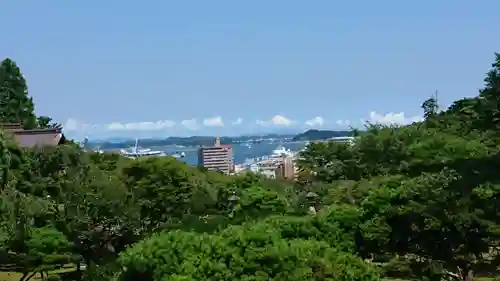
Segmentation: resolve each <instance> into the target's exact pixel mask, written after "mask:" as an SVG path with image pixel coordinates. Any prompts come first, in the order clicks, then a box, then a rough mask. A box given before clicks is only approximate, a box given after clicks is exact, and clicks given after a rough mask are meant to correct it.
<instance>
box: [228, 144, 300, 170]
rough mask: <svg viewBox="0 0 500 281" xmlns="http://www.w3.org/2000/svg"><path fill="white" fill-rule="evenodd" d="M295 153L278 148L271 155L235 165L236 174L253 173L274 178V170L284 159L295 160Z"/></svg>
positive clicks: (281, 147) (282, 147)
mask: <svg viewBox="0 0 500 281" xmlns="http://www.w3.org/2000/svg"><path fill="white" fill-rule="evenodd" d="M296 154H297V153H296V152H293V151H291V150H290V149H287V148H285V147H284V146H278V147H277V148H276V149H274V150H273V151H272V152H271V155H266V156H262V157H256V158H250V159H246V160H245V162H243V164H240V165H236V166H235V171H236V172H243V171H251V172H254V173H259V174H263V175H265V176H268V177H274V173H275V169H276V167H278V165H279V164H280V163H282V162H283V159H284V158H295V156H296Z"/></svg>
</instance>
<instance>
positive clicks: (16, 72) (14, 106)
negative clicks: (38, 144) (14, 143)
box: [0, 58, 37, 129]
mask: <svg viewBox="0 0 500 281" xmlns="http://www.w3.org/2000/svg"><path fill="white" fill-rule="evenodd" d="M34 110H35V106H34V104H33V99H32V98H31V97H30V96H28V86H27V85H26V80H25V79H24V77H23V75H22V73H21V70H20V69H19V67H18V66H17V64H16V63H15V62H14V61H12V60H11V59H8V58H7V59H4V60H3V61H2V62H1V63H0V121H1V122H4V123H22V124H23V125H24V127H25V128H27V129H31V128H35V127H36V125H37V124H36V116H35V113H34Z"/></svg>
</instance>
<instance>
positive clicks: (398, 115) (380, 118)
mask: <svg viewBox="0 0 500 281" xmlns="http://www.w3.org/2000/svg"><path fill="white" fill-rule="evenodd" d="M362 120H363V119H362ZM422 120H423V117H422V116H418V115H417V116H413V117H406V116H405V113H404V112H389V113H387V114H385V115H382V114H378V113H377V112H375V111H372V112H370V119H369V120H364V121H365V122H366V121H368V122H369V123H375V124H384V125H407V124H411V123H413V122H419V121H422Z"/></svg>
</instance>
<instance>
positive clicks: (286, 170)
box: [275, 156, 297, 180]
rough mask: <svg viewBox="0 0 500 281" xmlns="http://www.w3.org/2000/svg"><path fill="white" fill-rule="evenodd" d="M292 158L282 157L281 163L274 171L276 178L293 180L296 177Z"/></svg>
mask: <svg viewBox="0 0 500 281" xmlns="http://www.w3.org/2000/svg"><path fill="white" fill-rule="evenodd" d="M294 161H295V159H294V158H293V157H289V156H284V157H283V158H282V161H281V163H279V164H278V166H277V167H276V170H275V174H276V178H281V179H287V180H293V179H295V175H296V172H297V171H296V170H297V169H296V167H295V163H294Z"/></svg>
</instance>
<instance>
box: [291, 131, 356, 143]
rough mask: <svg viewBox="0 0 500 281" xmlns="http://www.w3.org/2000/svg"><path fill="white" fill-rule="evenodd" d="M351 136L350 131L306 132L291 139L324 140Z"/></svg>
mask: <svg viewBox="0 0 500 281" xmlns="http://www.w3.org/2000/svg"><path fill="white" fill-rule="evenodd" d="M349 136H352V132H351V131H330V130H308V131H305V132H303V133H300V134H298V135H296V136H295V137H293V139H292V140H293V141H315V140H326V139H329V138H334V137H349Z"/></svg>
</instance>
